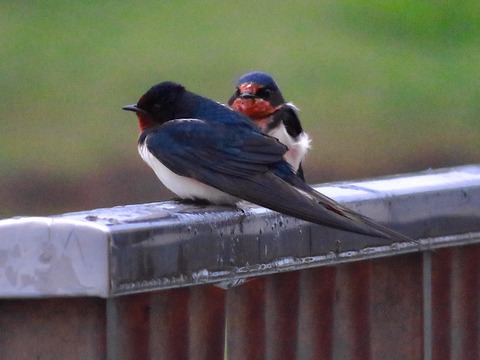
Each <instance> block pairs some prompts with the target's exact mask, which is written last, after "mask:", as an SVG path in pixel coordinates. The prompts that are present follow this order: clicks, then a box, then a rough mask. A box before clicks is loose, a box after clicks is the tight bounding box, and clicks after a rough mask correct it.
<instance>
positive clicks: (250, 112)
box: [231, 83, 276, 120]
mask: <svg viewBox="0 0 480 360" xmlns="http://www.w3.org/2000/svg"><path fill="white" fill-rule="evenodd" d="M260 88H261V86H259V85H257V84H253V83H246V84H242V85H240V86H239V87H238V90H239V91H240V94H252V95H255V94H256V93H257V91H258V90H259V89H260ZM231 107H232V109H234V110H237V111H240V112H241V113H243V114H245V115H247V116H248V117H250V118H252V119H253V120H260V119H263V118H265V117H267V116H269V115H271V114H273V113H274V112H275V110H276V108H274V107H273V106H272V105H271V104H270V102H269V101H267V100H264V99H261V98H238V99H236V100H235V101H234V102H233V104H232V105H231Z"/></svg>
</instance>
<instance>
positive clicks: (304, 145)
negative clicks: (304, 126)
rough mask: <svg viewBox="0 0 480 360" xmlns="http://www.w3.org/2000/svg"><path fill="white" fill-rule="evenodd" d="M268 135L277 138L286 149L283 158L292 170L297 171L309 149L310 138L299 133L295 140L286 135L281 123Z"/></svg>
mask: <svg viewBox="0 0 480 360" xmlns="http://www.w3.org/2000/svg"><path fill="white" fill-rule="evenodd" d="M268 135H270V136H273V137H275V138H277V139H278V141H280V142H281V143H282V144H283V145H285V146H286V147H287V148H288V151H287V152H286V153H285V155H283V157H284V158H285V160H286V161H287V162H288V163H289V164H290V165H291V166H292V168H293V170H294V171H297V170H298V168H299V166H300V163H301V162H302V161H303V159H304V158H305V155H306V154H307V152H308V149H309V148H310V138H309V137H308V135H307V134H306V133H301V134H300V135H299V136H298V137H297V139H295V138H293V137H291V136H290V135H289V134H288V132H287V129H285V125H284V124H283V123H282V124H281V125H279V126H277V127H276V128H275V129H273V130H272V131H270V132H269V133H268Z"/></svg>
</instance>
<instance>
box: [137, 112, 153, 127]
mask: <svg viewBox="0 0 480 360" xmlns="http://www.w3.org/2000/svg"><path fill="white" fill-rule="evenodd" d="M137 118H138V124H139V125H140V130H141V131H143V130H145V129H148V128H150V127H152V126H155V125H158V123H157V122H155V120H153V118H152V116H151V115H150V114H146V113H141V112H137Z"/></svg>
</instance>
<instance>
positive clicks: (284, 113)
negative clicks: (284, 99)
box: [267, 104, 303, 138]
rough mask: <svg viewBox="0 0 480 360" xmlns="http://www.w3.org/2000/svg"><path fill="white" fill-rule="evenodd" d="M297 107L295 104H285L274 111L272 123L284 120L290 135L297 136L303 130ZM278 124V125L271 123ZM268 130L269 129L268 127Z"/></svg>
mask: <svg viewBox="0 0 480 360" xmlns="http://www.w3.org/2000/svg"><path fill="white" fill-rule="evenodd" d="M295 110H296V107H295V106H294V105H293V104H285V105H283V106H282V107H280V108H279V109H278V110H277V111H275V112H274V113H273V121H272V122H271V124H278V122H283V124H284V125H285V129H286V130H287V133H288V135H290V136H291V137H293V138H296V137H297V136H298V135H300V134H301V133H302V132H303V128H302V124H301V123H300V119H299V118H298V115H297V112H296V111H295ZM270 126H276V125H270ZM267 132H268V129H267Z"/></svg>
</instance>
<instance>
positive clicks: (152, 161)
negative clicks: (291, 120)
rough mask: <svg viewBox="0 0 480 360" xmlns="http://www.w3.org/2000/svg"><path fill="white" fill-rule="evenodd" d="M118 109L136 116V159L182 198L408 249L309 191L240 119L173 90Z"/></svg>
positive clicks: (275, 149) (279, 150) (395, 236)
mask: <svg viewBox="0 0 480 360" xmlns="http://www.w3.org/2000/svg"><path fill="white" fill-rule="evenodd" d="M123 109H124V110H129V111H134V112H135V113H136V114H137V117H138V120H139V124H140V129H141V130H142V132H141V134H140V138H139V140H138V150H139V153H140V155H141V157H142V158H143V160H144V161H145V162H146V163H147V164H148V165H149V166H150V167H151V168H152V169H153V170H154V171H155V173H156V175H157V176H158V178H159V179H160V180H161V181H162V182H163V184H164V185H165V186H166V187H167V188H169V189H170V190H171V191H173V192H174V193H175V194H177V195H178V196H180V197H181V198H184V199H194V200H196V199H199V200H207V201H209V202H211V203H214V204H230V205H235V204H237V203H238V202H240V201H241V200H247V201H250V202H252V203H255V204H257V205H261V206H264V207H266V208H269V209H271V210H275V211H278V212H280V213H283V214H286V215H290V216H293V217H297V218H299V219H303V220H306V221H310V222H313V223H317V224H321V225H326V226H329V227H333V228H337V229H342V230H346V231H350V232H355V233H360V234H366V235H370V236H375V237H381V238H385V239H389V240H394V241H411V239H409V238H408V237H406V236H403V235H401V234H399V233H397V232H395V231H392V230H390V229H388V228H385V227H384V226H382V225H379V224H377V223H376V222H374V221H373V220H371V219H369V218H367V217H365V216H363V215H361V214H359V213H356V212H354V211H352V210H350V209H348V208H346V207H344V206H342V205H341V204H339V203H337V202H336V201H334V200H332V199H330V198H328V197H326V196H325V195H322V194H320V193H319V192H317V191H316V190H314V189H313V188H311V187H310V186H309V185H308V184H306V183H305V182H304V181H303V180H301V179H300V178H299V177H298V176H297V175H296V174H295V173H294V172H293V170H292V168H291V166H290V165H289V164H288V163H287V162H286V161H285V159H284V154H285V153H286V151H287V148H286V146H285V145H283V144H281V143H280V142H279V141H278V140H277V139H275V138H273V137H271V136H268V135H265V134H263V133H262V132H261V131H260V129H259V128H258V127H257V126H255V125H254V124H253V123H252V122H251V120H250V119H249V118H247V117H246V116H244V115H242V114H240V113H238V112H236V111H234V110H231V109H229V108H227V107H225V106H223V105H221V104H218V103H216V102H214V101H212V100H210V99H207V98H204V97H202V96H199V95H196V94H194V93H192V92H189V91H187V90H186V89H185V88H184V87H183V86H181V85H179V84H177V83H173V82H163V83H160V84H158V85H155V86H153V87H152V88H151V89H150V90H149V91H147V92H146V93H145V94H144V95H143V96H142V97H141V98H140V100H139V101H138V103H137V104H134V105H128V106H125V107H124V108H123Z"/></svg>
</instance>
